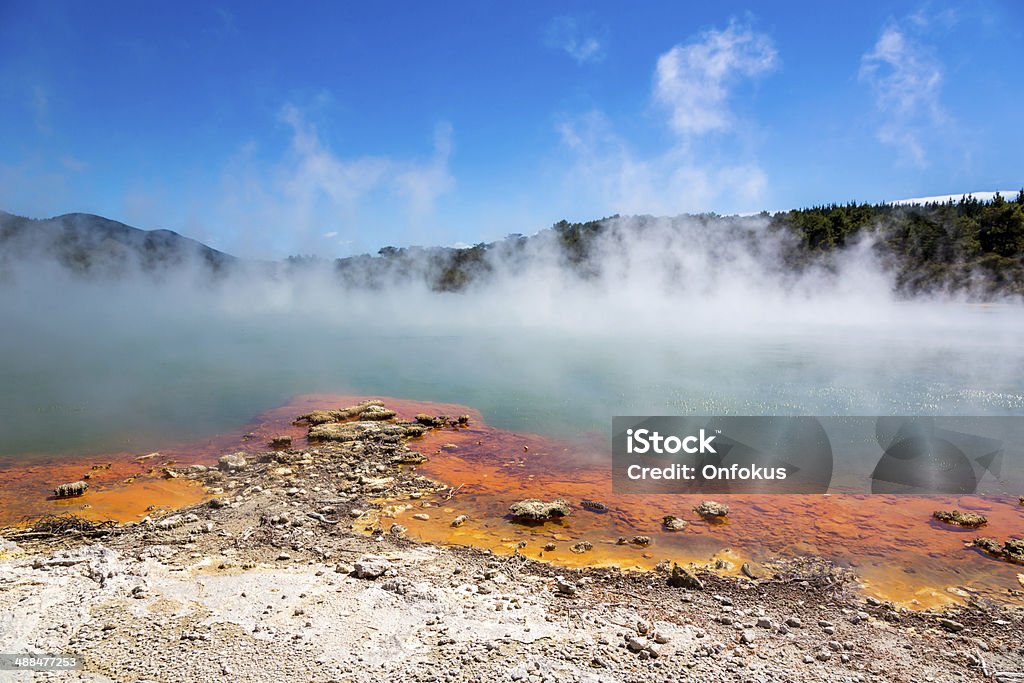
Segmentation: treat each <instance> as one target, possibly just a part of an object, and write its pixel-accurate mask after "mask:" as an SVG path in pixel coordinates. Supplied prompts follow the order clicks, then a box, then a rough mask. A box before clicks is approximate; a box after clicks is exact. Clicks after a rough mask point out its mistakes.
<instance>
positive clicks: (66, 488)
mask: <svg viewBox="0 0 1024 683" xmlns="http://www.w3.org/2000/svg"><path fill="white" fill-rule="evenodd" d="M88 488H89V485H88V484H87V483H85V482H84V481H73V482H71V483H70V484H61V485H60V486H58V487H57V488H55V489H54V490H53V495H54V496H56V497H57V498H74V497H76V496H80V495H82V494H83V493H85V491H86V489H88Z"/></svg>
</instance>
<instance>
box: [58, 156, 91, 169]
mask: <svg viewBox="0 0 1024 683" xmlns="http://www.w3.org/2000/svg"><path fill="white" fill-rule="evenodd" d="M60 165H61V166H63V167H64V168H66V169H67V170H69V171H71V172H73V173H83V172H85V171H88V170H89V162H87V161H82V160H81V159H79V158H77V157H74V156H72V155H70V154H67V155H65V156H63V157H61V160H60Z"/></svg>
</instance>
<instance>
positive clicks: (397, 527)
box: [388, 522, 408, 536]
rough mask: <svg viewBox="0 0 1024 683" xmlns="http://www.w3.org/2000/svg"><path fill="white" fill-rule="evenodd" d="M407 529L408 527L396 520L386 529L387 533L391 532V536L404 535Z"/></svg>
mask: <svg viewBox="0 0 1024 683" xmlns="http://www.w3.org/2000/svg"><path fill="white" fill-rule="evenodd" d="M407 531H408V529H406V528H405V527H404V526H402V525H401V524H399V523H397V522H395V523H394V524H392V525H391V528H390V529H388V533H389V534H391V535H392V536H404V535H405V532H407Z"/></svg>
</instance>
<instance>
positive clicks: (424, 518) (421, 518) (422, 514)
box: [412, 512, 430, 522]
mask: <svg viewBox="0 0 1024 683" xmlns="http://www.w3.org/2000/svg"><path fill="white" fill-rule="evenodd" d="M412 518H413V519H417V520H419V521H421V522H425V521H427V520H428V519H430V515H428V514H427V513H426V512H417V513H416V514H415V515H413V516H412Z"/></svg>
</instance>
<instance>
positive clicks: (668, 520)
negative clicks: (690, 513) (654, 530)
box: [661, 515, 689, 531]
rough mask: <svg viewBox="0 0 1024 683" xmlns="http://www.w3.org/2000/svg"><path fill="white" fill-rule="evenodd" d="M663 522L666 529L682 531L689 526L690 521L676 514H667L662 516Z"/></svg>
mask: <svg viewBox="0 0 1024 683" xmlns="http://www.w3.org/2000/svg"><path fill="white" fill-rule="evenodd" d="M661 524H662V526H664V527H665V530H666V531H682V530H683V529H685V528H686V527H687V526H689V522H687V521H686V520H685V519H680V518H679V517H676V516H675V515H665V516H664V517H662V518H661Z"/></svg>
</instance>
